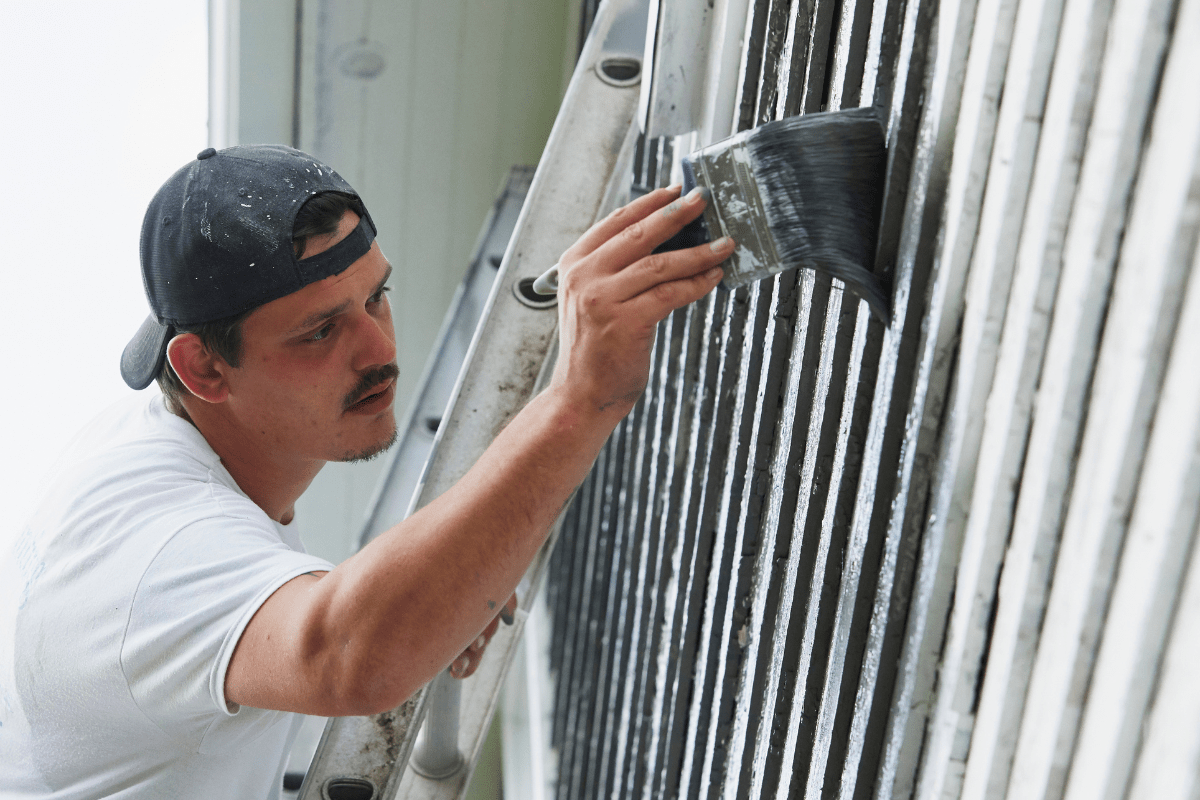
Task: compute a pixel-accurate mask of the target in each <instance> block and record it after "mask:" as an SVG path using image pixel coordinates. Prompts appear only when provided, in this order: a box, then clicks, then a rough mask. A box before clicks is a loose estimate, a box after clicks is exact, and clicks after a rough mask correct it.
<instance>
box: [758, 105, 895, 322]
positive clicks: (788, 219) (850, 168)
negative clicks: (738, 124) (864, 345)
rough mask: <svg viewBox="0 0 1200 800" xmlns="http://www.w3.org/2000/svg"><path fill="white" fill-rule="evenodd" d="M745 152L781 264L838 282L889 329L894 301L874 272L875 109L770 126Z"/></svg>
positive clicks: (878, 165) (879, 151) (879, 160)
mask: <svg viewBox="0 0 1200 800" xmlns="http://www.w3.org/2000/svg"><path fill="white" fill-rule="evenodd" d="M798 142H803V146H800V145H799V144H798ZM746 149H747V151H748V152H749V154H750V156H751V164H752V165H753V168H754V176H755V180H756V181H757V183H758V188H759V195H760V197H761V200H762V204H763V211H764V212H765V214H766V217H767V222H768V225H769V227H770V230H771V235H772V237H773V238H774V240H775V245H776V249H777V250H778V252H779V256H780V259H781V261H782V262H783V263H784V264H787V265H789V266H797V267H808V268H810V269H818V270H820V271H823V272H825V273H827V274H829V275H832V276H833V277H835V278H838V279H839V280H841V281H842V283H844V284H845V285H846V287H847V288H848V289H850V290H851V291H852V292H854V293H855V294H856V295H858V296H859V297H862V298H863V299H865V300H866V301H867V302H868V303H869V304H870V306H871V309H872V311H874V312H875V313H876V314H877V315H878V316H879V317H880V319H882V320H883V321H884V323H885V324H886V323H887V322H888V320H889V318H890V316H891V313H890V311H891V309H890V303H889V302H888V300H887V298H886V296H885V295H884V292H883V289H882V288H881V287H880V285H879V281H878V280H877V279H876V277H875V275H874V274H873V272H872V266H873V264H874V260H875V238H876V235H877V231H878V228H879V214H880V208H881V205H882V198H883V185H884V178H885V175H886V168H887V163H886V162H887V154H886V149H885V144H884V138H883V128H882V126H881V125H880V122H879V118H878V116H877V115H876V112H875V110H874V109H872V108H861V109H853V110H850V111H838V112H834V113H823V114H806V115H804V116H799V117H790V118H788V119H785V120H780V121H778V122H771V123H768V124H766V125H763V126H762V127H760V128H757V129H755V130H754V132H753V133H752V134H751V135H750V137H749V138H748V139H747V141H746Z"/></svg>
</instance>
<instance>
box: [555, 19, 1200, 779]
mask: <svg viewBox="0 0 1200 800" xmlns="http://www.w3.org/2000/svg"><path fill="white" fill-rule="evenodd" d="M662 5H663V7H664V8H666V7H670V6H671V4H670V3H663V4H662ZM680 8H682V6H680ZM706 13H707V14H708V16H709V18H710V22H709V23H707V25H708V27H707V28H704V29H703V30H702V33H701V34H700V36H701V37H703V38H702V41H700V42H699V45H703V46H706V47H708V48H709V55H708V56H707V57H706V58H707V59H708V61H707V63H708V64H709V65H710V66H715V68H716V70H717V72H718V73H722V72H723V74H724V75H726V76H728V75H734V74H736V83H737V89H736V93H735V96H733V97H732V98H731V102H730V105H729V110H731V111H732V118H733V120H734V124H733V127H734V128H736V129H745V128H750V127H754V126H756V125H759V124H762V123H764V122H766V121H768V120H771V119H775V118H780V117H785V116H790V115H793V114H798V113H812V112H815V111H819V110H822V109H824V108H839V107H854V106H858V105H874V106H875V107H877V108H878V109H880V112H881V115H882V117H883V119H885V120H886V129H887V139H888V151H889V164H888V178H887V184H886V188H885V203H884V212H883V221H882V223H881V226H880V233H879V243H878V249H877V254H876V259H875V265H874V266H875V272H876V274H877V275H878V276H879V277H880V279H881V280H882V281H884V282H885V284H886V285H887V286H888V287H889V291H890V296H891V299H892V315H891V320H890V325H886V326H885V325H883V324H881V323H880V321H879V320H878V319H876V318H873V317H872V316H871V315H870V313H869V311H868V309H867V307H866V304H865V303H863V302H859V301H858V300H857V299H856V298H854V297H853V296H852V295H850V294H848V293H846V292H844V291H843V290H842V288H841V287H840V286H839V285H838V284H837V283H836V282H832V283H831V281H830V280H829V279H828V278H826V277H822V276H821V275H819V274H817V273H814V272H812V271H808V270H799V271H792V272H788V273H784V274H782V275H779V276H777V277H776V278H773V279H770V280H768V281H764V282H762V283H759V284H757V285H754V286H752V287H749V288H744V289H739V290H737V291H735V292H732V293H715V294H714V295H711V296H710V297H709V298H707V299H706V300H705V301H702V302H701V303H699V304H696V305H695V306H693V307H691V308H688V309H684V310H681V311H679V312H676V314H674V315H673V316H672V317H671V318H669V319H668V320H666V321H665V322H664V323H663V324H662V326H661V327H660V330H659V337H658V342H657V346H656V354H655V363H654V367H653V370H652V374H651V384H650V387H649V389H648V391H647V393H646V395H645V397H644V398H643V400H642V402H641V403H640V404H639V406H638V407H637V409H636V410H635V411H634V412H633V414H632V415H631V416H630V417H629V418H628V419H627V420H626V421H625V422H624V423H623V424H622V426H621V427H620V428H619V429H618V430H617V432H616V433H615V434H614V436H613V438H612V439H611V440H610V443H609V445H608V447H607V448H606V450H605V451H604V452H603V453H602V454H601V456H600V458H599V459H598V461H597V464H596V467H595V469H594V471H593V474H592V476H591V478H590V479H589V480H588V482H587V483H586V484H585V485H584V486H583V487H582V488H581V491H580V493H579V495H578V496H577V499H576V501H575V503H574V505H573V506H572V507H571V509H570V510H569V512H568V517H567V520H566V523H565V527H564V530H563V535H562V536H561V537H560V539H559V543H558V545H557V549H556V551H555V555H554V559H555V561H554V565H553V567H552V573H551V577H550V578H549V582H548V587H547V600H548V603H549V605H550V608H551V612H552V617H553V625H554V632H553V633H552V634H551V636H550V641H551V643H552V644H551V650H550V662H551V665H552V668H553V670H554V674H555V680H556V685H555V687H554V692H555V695H556V700H555V725H554V742H555V749H556V752H557V758H558V761H557V770H556V776H557V782H558V793H559V794H558V796H559V797H560V798H568V797H601V796H605V797H607V796H611V797H713V796H718V795H719V796H723V797H760V796H773V797H774V796H778V797H805V798H817V797H843V798H850V797H855V798H868V797H877V798H888V797H896V798H901V797H903V798H908V797H919V798H927V799H928V800H933V799H934V798H941V797H955V798H957V797H971V798H976V797H1008V798H1012V800H1029V799H1030V798H1060V797H1065V798H1071V800H1076V799H1077V798H1078V799H1079V800H1082V799H1083V798H1101V797H1103V798H1121V797H1137V798H1141V797H1154V798H1162V797H1180V798H1188V797H1193V796H1194V793H1195V791H1197V780H1196V778H1197V775H1196V771H1197V764H1198V763H1200V762H1198V755H1200V729H1198V728H1197V726H1196V725H1195V719H1196V718H1197V711H1200V689H1198V688H1197V686H1196V685H1195V682H1194V681H1193V680H1191V679H1190V678H1189V677H1188V676H1189V674H1191V672H1192V671H1194V670H1193V669H1192V668H1191V667H1190V666H1189V665H1191V664H1194V663H1195V658H1196V656H1197V655H1198V654H1197V652H1196V650H1197V647H1198V645H1197V644H1196V642H1198V641H1200V637H1198V634H1200V605H1198V600H1197V593H1198V591H1200V563H1197V562H1198V561H1200V551H1198V550H1197V549H1196V548H1195V547H1194V543H1195V539H1196V533H1197V530H1196V528H1197V517H1198V507H1200V455H1198V453H1200V399H1198V398H1200V385H1198V384H1197V380H1198V379H1197V373H1198V372H1200V371H1197V370H1196V369H1195V365H1196V364H1197V363H1200V352H1198V351H1197V341H1200V340H1198V339H1197V333H1196V326H1198V325H1200V278H1198V277H1197V270H1196V268H1195V265H1196V263H1197V259H1198V258H1200V253H1198V252H1197V247H1196V240H1197V220H1198V219H1200V160H1198V151H1200V91H1198V90H1197V82H1196V77H1195V76H1196V75H1200V51H1197V49H1196V48H1195V46H1194V43H1195V42H1196V41H1198V40H1200V2H1197V1H1196V0H1177V2H1176V1H1175V0H1113V2H1108V1H1107V0H1019V2H1018V0H978V2H972V0H942V2H940V3H938V2H933V1H932V0H879V2H876V3H874V4H873V3H871V2H867V1H866V0H858V1H857V2H856V0H843V1H842V2H840V3H832V2H825V0H812V2H805V3H783V2H770V0H751V2H750V3H749V4H748V6H747V5H742V6H739V5H738V4H737V3H734V2H715V3H713V4H712V5H711V6H710V10H709V11H708V12H706ZM723 26H724V27H723ZM731 26H733V27H734V28H735V29H736V31H740V34H741V35H735V36H732V37H730V36H725V35H724V31H725V30H727V29H729V28H730V27H731ZM720 133H721V132H717V133H716V134H714V135H713V136H711V138H719V134H720ZM705 141H707V140H702V139H701V138H700V137H698V136H694V137H689V138H685V139H674V140H671V139H664V140H659V141H657V142H651V143H650V145H649V146H648V147H646V148H645V151H644V153H643V156H642V158H641V160H640V163H639V165H638V167H637V170H638V172H639V174H638V175H636V176H635V179H636V180H639V181H642V182H645V183H650V184H655V183H657V184H664V183H666V182H667V181H669V180H670V175H671V174H672V171H673V167H674V164H675V163H676V162H677V160H678V156H679V155H680V154H682V153H685V152H687V149H688V148H690V147H692V146H695V145H697V144H703V143H705Z"/></svg>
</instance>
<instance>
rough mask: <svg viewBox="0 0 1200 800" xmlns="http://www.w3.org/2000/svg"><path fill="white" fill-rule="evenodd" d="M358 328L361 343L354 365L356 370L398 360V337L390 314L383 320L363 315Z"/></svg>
mask: <svg viewBox="0 0 1200 800" xmlns="http://www.w3.org/2000/svg"><path fill="white" fill-rule="evenodd" d="M358 328H359V331H358V333H359V337H358V339H359V341H358V343H357V349H356V351H355V362H354V364H353V367H354V368H355V369H356V370H359V371H361V370H365V369H370V368H371V367H378V366H380V365H382V364H390V363H392V362H393V361H395V360H396V336H395V333H393V330H392V318H391V315H390V314H386V315H385V316H384V317H383V318H376V317H373V316H371V315H370V314H363V315H362V317H361V321H360V323H359V326H358Z"/></svg>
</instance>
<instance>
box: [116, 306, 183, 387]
mask: <svg viewBox="0 0 1200 800" xmlns="http://www.w3.org/2000/svg"><path fill="white" fill-rule="evenodd" d="M174 332H175V329H174V328H172V327H171V326H170V325H162V324H160V323H159V321H158V320H156V319H155V318H154V315H153V314H151V315H150V316H148V317H146V321H145V322H143V323H142V327H140V328H138V332H137V333H135V334H134V335H133V338H132V339H130V340H129V344H127V345H125V352H123V353H121V377H122V378H124V379H125V383H127V384H129V386H130V388H133V389H145V388H146V387H147V386H149V385H150V382H151V381H153V380H154V378H155V377H156V376H157V375H158V371H159V370H160V369H162V365H163V360H164V359H166V357H167V343H168V342H169V341H171V336H172V335H174Z"/></svg>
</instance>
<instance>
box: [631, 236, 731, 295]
mask: <svg viewBox="0 0 1200 800" xmlns="http://www.w3.org/2000/svg"><path fill="white" fill-rule="evenodd" d="M733 247H734V245H733V240H732V239H730V238H729V237H728V236H725V237H722V238H720V239H718V240H717V241H715V242H712V243H710V244H704V245H699V246H697V247H689V248H688V249H686V250H675V251H671V252H666V253H655V254H653V255H649V256H646V257H645V258H643V259H641V260H640V261H638V262H637V263H635V264H633V265H632V266H630V267H629V268H628V269H625V270H623V271H622V272H620V273H618V274H617V275H615V276H613V278H612V281H613V284H614V287H615V293H616V296H617V297H618V298H620V299H621V300H630V299H632V298H635V297H637V296H638V295H641V294H643V293H645V292H648V291H650V290H652V289H653V290H655V292H656V294H657V295H659V296H660V297H662V298H663V299H669V297H670V296H671V295H672V294H673V293H674V292H675V291H676V289H675V288H670V287H669V284H672V283H674V282H676V281H681V280H684V281H686V280H690V279H693V278H702V277H705V276H706V273H709V271H710V270H713V269H714V268H716V271H715V272H711V273H709V274H708V275H707V278H711V279H713V280H711V282H710V285H709V288H712V286H715V285H716V284H717V282H719V281H720V280H721V277H722V275H723V273H722V272H721V270H720V269H719V268H717V265H718V264H720V263H721V262H722V261H724V260H725V259H727V258H729V255H730V254H731V253H732V252H733ZM704 282H705V281H704V280H701V281H700V283H704ZM697 285H699V284H697ZM659 286H667V287H668V288H664V289H661V290H660V289H658V287H659ZM705 291H707V290H705ZM703 296H704V294H703V293H701V295H700V297H703ZM696 299H699V298H696ZM688 302H690V301H688ZM675 307H676V306H673V307H672V308H675Z"/></svg>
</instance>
